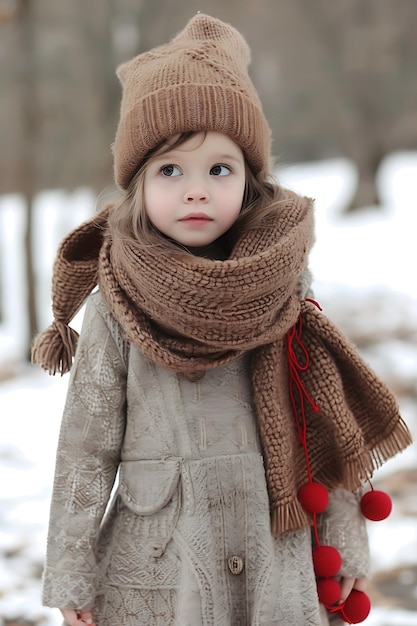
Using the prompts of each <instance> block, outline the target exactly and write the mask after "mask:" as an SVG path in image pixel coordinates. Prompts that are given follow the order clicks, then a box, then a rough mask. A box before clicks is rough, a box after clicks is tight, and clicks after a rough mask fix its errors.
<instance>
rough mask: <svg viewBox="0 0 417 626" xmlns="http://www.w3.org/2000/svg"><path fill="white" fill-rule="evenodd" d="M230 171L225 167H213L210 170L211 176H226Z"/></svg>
mask: <svg viewBox="0 0 417 626" xmlns="http://www.w3.org/2000/svg"><path fill="white" fill-rule="evenodd" d="M231 171H232V170H231V169H230V167H227V165H213V167H212V168H211V170H210V174H211V175H212V176H228V175H229V174H230V172H231Z"/></svg>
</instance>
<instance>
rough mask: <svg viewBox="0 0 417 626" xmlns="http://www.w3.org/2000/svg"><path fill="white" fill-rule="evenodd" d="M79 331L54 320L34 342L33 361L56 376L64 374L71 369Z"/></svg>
mask: <svg viewBox="0 0 417 626" xmlns="http://www.w3.org/2000/svg"><path fill="white" fill-rule="evenodd" d="M77 341H78V333H77V331H75V330H74V329H73V328H70V327H69V326H67V324H65V323H64V322H59V321H57V320H54V321H53V322H52V324H51V325H50V326H49V328H47V329H46V330H44V331H43V332H42V333H40V334H39V335H38V336H37V337H36V339H35V342H34V344H33V348H32V363H37V364H38V365H40V366H41V367H42V368H43V369H44V370H46V371H47V372H49V374H51V375H52V376H55V374H56V373H57V372H59V373H60V374H61V376H63V375H64V374H66V373H67V372H69V371H70V369H71V366H72V361H73V358H74V355H75V350H76V348H77Z"/></svg>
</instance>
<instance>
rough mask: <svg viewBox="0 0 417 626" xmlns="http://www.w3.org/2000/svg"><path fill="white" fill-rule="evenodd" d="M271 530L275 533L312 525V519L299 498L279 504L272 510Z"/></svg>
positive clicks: (278, 533)
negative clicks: (310, 519) (307, 514)
mask: <svg viewBox="0 0 417 626" xmlns="http://www.w3.org/2000/svg"><path fill="white" fill-rule="evenodd" d="M270 514H271V531H272V534H273V535H282V533H283V532H288V531H291V530H298V529H300V528H303V527H305V526H308V525H310V521H309V519H308V517H307V516H306V513H305V511H304V510H303V509H302V507H301V505H300V503H299V502H298V500H293V501H292V502H287V503H285V504H278V505H276V506H274V507H273V508H272V509H271V511H270Z"/></svg>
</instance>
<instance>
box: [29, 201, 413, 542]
mask: <svg viewBox="0 0 417 626" xmlns="http://www.w3.org/2000/svg"><path fill="white" fill-rule="evenodd" d="M96 220H97V218H96ZM105 221H106V213H103V214H102V215H101V217H100V216H99V218H98V222H97V221H93V220H90V222H87V223H86V224H85V225H84V226H82V227H80V228H79V229H77V231H74V233H72V234H71V235H70V236H69V237H68V238H67V239H66V240H65V241H64V243H63V245H62V247H61V250H60V253H59V255H58V258H57V262H56V267H55V276H54V292H55V294H54V295H57V294H58V295H57V297H54V305H55V307H54V311H55V316H56V321H55V322H54V325H53V328H52V330H51V329H49V330H48V331H47V333H46V334H44V335H41V336H40V337H39V338H38V340H37V343H36V344H35V349H34V360H35V361H37V362H40V363H41V364H42V365H43V366H44V367H46V368H47V369H51V368H52V370H53V371H55V370H56V369H57V368H59V366H57V361H56V359H57V356H56V355H57V352H58V349H57V345H58V344H62V342H65V343H66V344H67V348H68V349H67V351H66V352H65V351H64V353H65V354H66V355H67V356H66V357H65V358H64V357H63V356H62V354H63V353H61V356H60V357H59V359H60V360H61V365H60V368H61V369H65V368H68V366H69V365H70V361H71V356H68V354H69V352H68V350H71V347H72V346H73V343H74V341H73V335H71V332H70V331H69V330H68V326H67V323H68V321H69V320H70V319H71V317H72V315H73V314H74V313H75V311H76V309H77V308H78V307H79V306H80V304H81V303H82V302H83V300H84V298H85V297H86V294H87V293H88V292H89V291H90V290H91V289H92V287H93V286H94V284H95V283H96V280H97V273H96V272H97V254H98V250H100V253H99V259H98V283H99V286H100V291H101V293H102V296H103V298H104V300H105V301H106V302H107V304H108V306H109V308H110V311H111V312H112V314H113V316H114V317H115V319H116V320H117V321H118V322H119V324H120V325H121V327H122V329H123V331H124V333H125V336H126V338H127V339H128V340H129V341H130V342H132V343H133V344H134V345H136V346H137V347H138V348H139V349H140V350H141V352H142V353H143V354H144V355H146V356H147V357H149V358H150V359H151V360H152V361H154V362H156V363H158V364H160V365H161V366H163V367H166V368H169V369H171V370H173V371H176V372H180V373H182V374H183V375H185V376H186V377H187V378H189V379H190V380H197V379H198V378H200V377H201V376H203V375H204V372H205V371H207V370H208V369H210V368H214V367H218V366H219V365H222V364H225V363H227V362H230V361H231V360H233V359H235V358H237V357H238V356H239V355H241V354H243V353H244V352H247V351H251V353H252V384H253V393H254V405H255V409H256V414H257V420H258V425H259V432H260V436H261V441H262V446H263V453H264V459H265V467H266V478H267V484H268V490H269V496H270V505H271V519H272V530H273V532H274V533H276V534H279V533H283V532H286V531H289V530H295V529H298V528H301V527H303V526H305V525H307V524H309V523H310V520H309V519H308V517H307V516H306V513H305V512H304V511H303V509H302V507H301V505H300V504H299V502H298V500H297V490H298V488H299V487H300V486H301V485H302V484H303V483H305V482H306V481H307V469H306V461H305V456H304V451H303V447H302V445H300V441H299V438H298V430H297V421H298V420H299V419H300V416H301V417H305V420H306V434H307V443H308V452H309V459H310V467H311V471H312V474H313V477H314V479H315V480H317V481H319V482H322V483H323V484H324V485H326V486H327V487H328V488H330V489H332V488H334V487H336V486H344V487H345V488H347V489H356V488H358V487H359V486H360V485H361V484H362V483H363V482H364V481H365V480H366V479H367V478H369V477H370V476H371V475H372V472H373V470H374V469H375V468H376V467H378V466H379V465H381V463H383V462H384V461H385V460H386V459H388V458H390V457H391V456H393V455H395V454H396V453H397V452H399V451H401V450H403V449H404V448H405V447H406V446H407V445H409V443H410V442H411V439H410V435H409V432H408V430H407V427H406V426H405V424H404V422H403V421H402V419H401V417H400V415H399V413H398V407H397V403H396V401H395V399H394V398H393V396H392V395H391V393H390V392H389V391H388V389H387V388H386V387H385V386H384V385H383V384H382V383H381V382H380V381H379V380H378V379H377V378H376V376H375V375H374V374H373V373H372V372H371V371H370V369H369V367H368V366H367V365H366V364H365V363H364V361H363V360H362V359H361V357H360V356H359V355H358V353H357V351H356V350H355V348H354V347H353V346H352V344H351V343H350V342H349V341H348V340H347V338H346V337H345V336H344V335H343V334H342V333H341V332H339V331H338V330H337V329H336V328H335V327H334V326H333V325H332V324H331V322H330V321H329V320H328V319H327V318H326V317H325V316H324V315H323V314H322V313H321V312H320V311H319V310H318V309H317V307H316V306H315V305H314V304H313V303H311V302H309V301H300V298H299V296H298V294H297V286H298V283H299V279H300V275H301V274H302V272H303V271H304V270H305V268H306V266H307V259H308V252H309V250H310V248H311V245H312V241H313V216H312V203H311V201H309V200H307V199H303V198H300V197H298V196H296V195H295V194H292V193H289V192H286V193H285V194H284V195H283V200H282V203H281V206H280V210H279V214H278V215H277V220H276V224H275V226H274V227H273V228H271V227H269V228H262V229H259V230H254V231H251V232H249V233H248V234H246V235H244V236H243V237H242V238H241V239H240V240H239V241H238V242H237V244H236V246H235V248H234V250H233V251H232V254H231V256H230V258H229V259H228V260H226V261H213V260H209V259H204V258H199V257H195V256H192V255H184V256H181V257H178V258H172V259H170V260H169V261H168V262H167V260H166V258H164V256H163V255H158V254H156V253H154V252H152V250H149V249H146V250H143V251H140V252H138V249H137V247H132V246H131V244H129V242H128V241H126V240H123V241H122V240H115V241H112V239H111V237H105V238H104V241H103V238H102V236H101V235H100V233H101V230H100V229H97V228H96V226H97V224H98V225H99V226H100V225H102V224H105ZM100 223H101V224H100ZM86 251H88V254H86ZM69 282H70V284H71V285H73V286H74V289H75V290H76V291H77V289H78V293H77V295H74V294H72V295H71V296H68V293H69V292H70V291H71V287H70V285H69ZM77 285H78V287H76V286H77ZM80 285H82V286H81V287H80ZM81 291H82V295H80V293H81ZM68 298H71V300H72V310H71V311H69V308H68V305H67V304H66V302H65V300H66V299H68ZM74 303H75V304H74ZM301 323H302V334H300V333H297V335H296V337H297V339H294V340H292V339H291V340H289V337H290V336H291V337H292V335H289V331H291V329H294V328H295V325H297V328H298V329H300V328H301ZM290 362H291V363H293V364H294V363H295V364H296V366H297V362H298V365H299V367H298V369H297V371H298V375H299V381H300V382H299V384H298V386H296V387H297V388H296V390H295V392H294V389H293V388H292V384H293V383H292V382H291V381H290V375H289V363H290ZM307 365H308V367H307ZM291 380H293V379H291ZM297 390H298V392H297ZM300 390H301V391H300ZM291 392H293V393H292V394H291ZM297 393H298V395H297ZM303 394H305V396H306V397H308V398H311V399H312V401H314V403H315V405H317V406H318V408H319V410H318V411H315V410H314V405H313V403H312V404H310V403H309V401H304V400H303V398H304V396H303ZM291 395H293V397H295V400H294V402H295V407H296V413H297V416H295V415H294V411H293V406H292V403H291Z"/></svg>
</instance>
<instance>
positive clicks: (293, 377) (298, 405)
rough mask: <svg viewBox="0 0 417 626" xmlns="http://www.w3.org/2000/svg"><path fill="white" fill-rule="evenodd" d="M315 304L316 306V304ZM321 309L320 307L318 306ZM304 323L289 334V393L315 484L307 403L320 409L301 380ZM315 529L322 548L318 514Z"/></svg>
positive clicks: (305, 366)
mask: <svg viewBox="0 0 417 626" xmlns="http://www.w3.org/2000/svg"><path fill="white" fill-rule="evenodd" d="M314 304H316V303H315V302H314ZM317 306H318V307H319V305H318V304H317ZM319 308H320V307H319ZM302 331H303V321H302V317H301V315H299V317H298V320H297V322H296V323H295V324H294V326H293V327H292V328H291V329H290V330H289V331H288V333H287V355H288V364H289V392H290V400H291V405H292V410H293V414H294V418H295V423H296V426H297V430H298V438H299V441H300V444H301V445H302V446H303V450H304V457H305V460H306V467H307V474H308V479H309V482H313V475H312V472H311V466H310V458H309V454H308V446H307V420H306V412H305V411H306V407H305V401H307V402H308V403H309V405H310V406H311V408H312V409H313V411H314V412H315V413H317V412H318V411H319V410H320V408H319V407H318V406H317V404H316V403H315V402H314V400H313V398H312V397H311V395H310V394H309V392H308V391H307V389H306V388H305V386H304V383H303V381H302V380H301V376H300V372H305V371H306V370H307V369H308V367H309V366H310V355H309V353H308V350H307V348H306V346H305V345H304V343H303V341H302ZM294 342H295V343H296V345H297V346H298V347H299V349H300V350H301V352H302V354H303V356H304V363H302V362H300V359H299V358H297V355H296V353H295V350H294ZM313 527H314V534H315V539H316V545H317V546H320V541H319V536H318V529H317V514H316V513H314V514H313Z"/></svg>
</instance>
